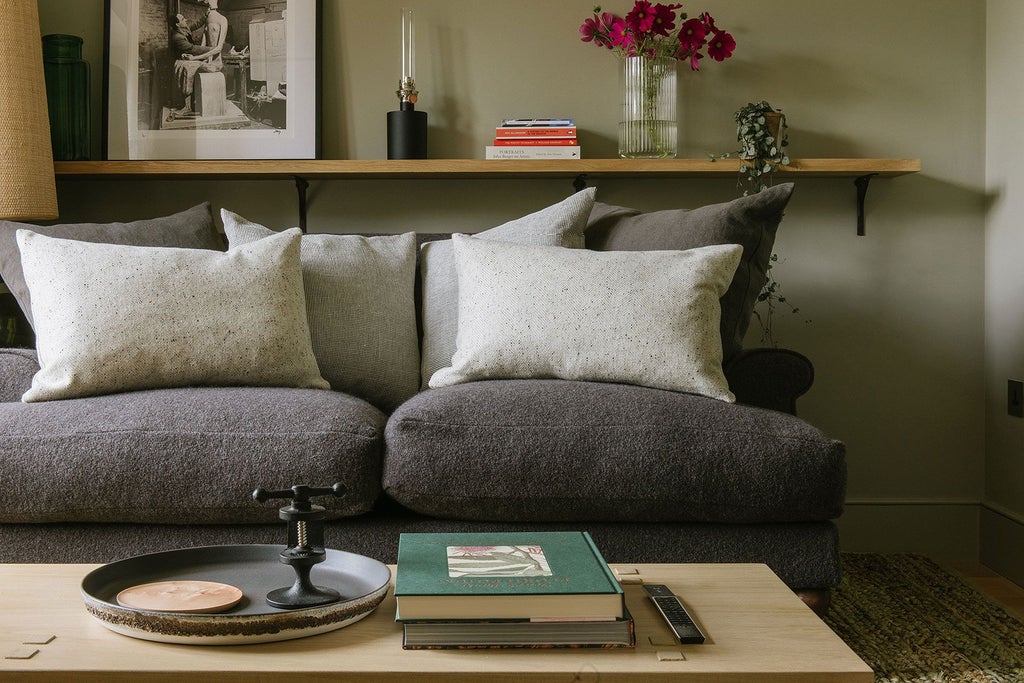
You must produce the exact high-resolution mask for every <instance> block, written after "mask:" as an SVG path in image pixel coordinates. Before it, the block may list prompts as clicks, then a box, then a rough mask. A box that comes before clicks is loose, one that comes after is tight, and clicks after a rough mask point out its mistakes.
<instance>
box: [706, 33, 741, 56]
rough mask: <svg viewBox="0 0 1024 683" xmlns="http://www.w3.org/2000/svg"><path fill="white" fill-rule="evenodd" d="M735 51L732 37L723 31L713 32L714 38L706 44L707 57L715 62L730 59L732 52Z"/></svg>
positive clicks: (734, 42)
mask: <svg viewBox="0 0 1024 683" xmlns="http://www.w3.org/2000/svg"><path fill="white" fill-rule="evenodd" d="M735 49H736V41H735V40H733V37H732V35H730V34H728V33H726V32H725V31H715V35H714V37H713V38H712V39H711V41H710V42H709V43H708V56H709V57H711V59H713V60H715V61H716V62H721V61H724V60H726V59H728V58H729V57H732V51H733V50H735Z"/></svg>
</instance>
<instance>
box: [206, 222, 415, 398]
mask: <svg viewBox="0 0 1024 683" xmlns="http://www.w3.org/2000/svg"><path fill="white" fill-rule="evenodd" d="M221 218H223V220H224V232H225V234H227V237H228V244H229V245H230V247H231V248H232V249H233V248H235V247H236V246H239V245H243V244H249V243H251V242H254V241H256V240H260V239H264V238H266V237H269V236H271V235H274V234H276V233H275V232H274V231H273V230H270V229H269V228H266V227H264V226H262V225H259V224H257V223H253V222H251V221H248V220H246V219H245V218H242V217H241V216H239V215H238V214H235V213H232V212H231V211H228V210H226V209H221ZM302 278H303V286H304V288H305V292H306V315H307V318H308V320H309V328H310V334H311V336H312V341H313V353H314V355H315V356H316V360H317V363H318V364H319V366H320V372H321V373H322V374H323V376H324V379H326V380H327V381H328V382H330V384H331V388H332V389H334V390H335V391H344V392H346V393H349V394H352V395H353V396H358V397H359V398H362V399H365V400H367V401H369V402H370V403H373V404H374V405H375V406H377V407H379V408H381V409H382V410H384V411H386V412H390V411H391V410H394V409H395V408H397V407H398V406H399V405H400V404H401V403H402V402H403V401H405V400H406V399H407V398H409V397H410V396H412V395H413V394H414V393H416V392H417V391H418V390H419V385H420V351H419V336H418V333H417V330H416V306H415V296H414V289H415V285H416V235H415V233H411V232H409V233H405V234H403V235H388V236H380V237H362V236H359V235H331V234H316V235H303V236H302Z"/></svg>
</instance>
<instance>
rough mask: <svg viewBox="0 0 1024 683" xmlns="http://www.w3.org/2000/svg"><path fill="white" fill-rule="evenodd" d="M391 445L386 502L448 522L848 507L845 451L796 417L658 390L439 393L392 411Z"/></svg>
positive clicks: (498, 387)
mask: <svg viewBox="0 0 1024 683" xmlns="http://www.w3.org/2000/svg"><path fill="white" fill-rule="evenodd" d="M385 442H386V446H385V454H384V479H383V481H384V491H385V492H386V493H387V494H388V495H389V496H390V497H392V498H394V499H395V500H397V501H398V502H400V503H402V504H403V505H405V506H407V507H409V508H411V509H413V510H415V511H417V512H420V513H422V514H428V515H434V516H438V517H448V518H457V519H477V520H503V521H515V520H543V521H551V522H555V521H572V520H579V521H601V520H636V521H686V520H692V521H710V522H787V521H814V520H825V519H831V518H835V517H838V516H839V515H840V514H841V512H842V507H843V495H844V490H845V479H846V465H845V449H844V446H843V444H842V443H840V442H838V441H835V440H832V439H829V438H827V437H826V436H825V435H823V434H822V433H821V432H820V431H818V430H817V429H815V428H814V427H811V426H810V425H808V424H807V423H805V422H803V421H802V420H799V419H798V418H795V417H793V416H792V415H787V414H784V413H779V412H775V411H771V410H764V409H761V408H753V407H749V406H742V405H737V404H729V403H724V402H722V401H716V400H714V399H709V398H704V397H701V396H695V395H692V394H682V393H675V392H670V391H662V390H658V389H648V388H643V387H634V386H626V385H620V384H599V383H592V382H570V381H565V380H498V381H490V382H474V383H470V384H462V385H457V386H452V387H446V388H443V389H432V390H430V391H427V392H423V393H420V394H418V395H417V396H415V397H413V398H412V399H410V400H409V401H407V402H406V403H405V404H404V405H402V406H401V407H400V408H399V409H398V410H396V411H395V413H394V414H393V415H392V416H391V418H390V419H389V420H388V425H387V430H386V432H385Z"/></svg>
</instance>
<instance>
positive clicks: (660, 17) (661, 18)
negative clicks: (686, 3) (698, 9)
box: [651, 2, 682, 36]
mask: <svg viewBox="0 0 1024 683" xmlns="http://www.w3.org/2000/svg"><path fill="white" fill-rule="evenodd" d="M680 7H682V5H678V4H671V5H663V4H661V3H660V2H659V3H658V4H657V5H655V6H654V21H653V22H652V23H651V33H653V34H654V35H656V36H668V34H669V32H671V31H672V29H674V28H675V27H676V12H675V10H677V9H679V8H680Z"/></svg>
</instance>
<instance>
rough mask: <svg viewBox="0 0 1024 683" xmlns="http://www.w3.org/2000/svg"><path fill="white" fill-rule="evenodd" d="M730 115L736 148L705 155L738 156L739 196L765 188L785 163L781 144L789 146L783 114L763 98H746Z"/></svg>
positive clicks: (724, 157)
mask: <svg viewBox="0 0 1024 683" xmlns="http://www.w3.org/2000/svg"><path fill="white" fill-rule="evenodd" d="M733 119H734V120H735V121H736V141H737V142H738V143H740V148H739V150H737V151H736V152H726V153H725V154H720V155H717V156H716V155H713V154H710V155H708V156H710V157H711V160H712V161H714V160H715V159H718V158H721V159H728V158H729V157H731V156H732V155H733V154H735V155H736V156H737V157H739V158H740V159H741V160H742V161H743V163H741V164H740V168H739V173H740V177H739V180H738V182H737V186H738V187H739V188H741V189H742V190H743V196H744V197H746V196H747V195H748V194H751V193H754V192H760V191H761V190H765V189H767V188H769V187H770V186H771V185H772V184H773V183H774V179H775V173H776V172H777V171H778V170H779V166H782V165H785V164H788V163H789V157H788V156H787V155H786V152H785V148H786V147H788V146H789V134H788V133H787V128H788V126H787V125H786V115H785V114H783V113H782V110H781V109H775V108H773V107H772V106H771V105H770V104H768V103H767V102H764V101H761V102H748V103H747V104H745V105H743V106H742V107H740V108H739V109H738V110H737V111H736V113H735V114H733Z"/></svg>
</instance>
